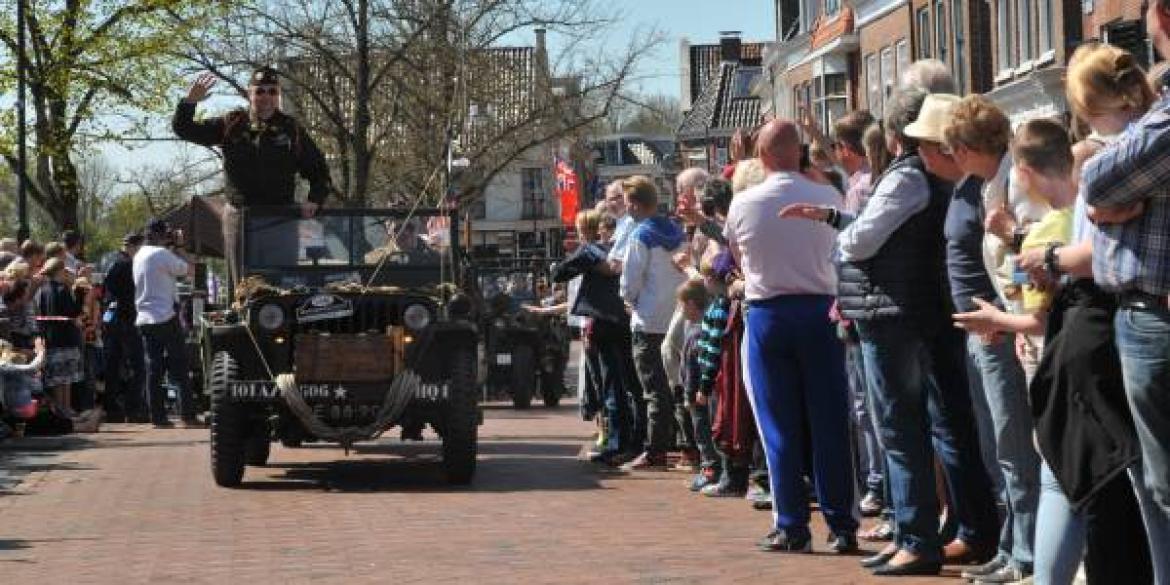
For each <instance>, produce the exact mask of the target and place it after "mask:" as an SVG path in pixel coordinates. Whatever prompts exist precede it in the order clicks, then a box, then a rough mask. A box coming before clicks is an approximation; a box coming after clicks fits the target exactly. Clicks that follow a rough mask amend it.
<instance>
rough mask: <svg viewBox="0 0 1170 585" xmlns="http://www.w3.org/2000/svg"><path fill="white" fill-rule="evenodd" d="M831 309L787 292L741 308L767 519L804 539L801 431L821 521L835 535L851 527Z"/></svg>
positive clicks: (844, 403)
mask: <svg viewBox="0 0 1170 585" xmlns="http://www.w3.org/2000/svg"><path fill="white" fill-rule="evenodd" d="M831 304H832V297H828V296H819V295H786V296H780V297H776V298H773V299H769V300H765V301H752V302H751V303H750V306H749V309H748V311H747V330H746V331H745V333H744V351H743V357H742V359H743V365H744V371H745V372H746V378H745V380H744V382H745V384H746V385H747V392H748V398H749V399H750V401H751V405H752V413H753V414H754V415H755V419H756V427H757V428H758V429H759V433H760V439H761V441H762V442H763V446H764V456H765V458H766V459H767V461H768V471H769V474H768V477H769V480H770V483H771V487H772V513H773V518H774V520H775V527H776V529H777V530H783V531H784V532H785V533H786V534H787V535H788V536H789V537H791V538H797V539H800V538H808V537H809V536H810V533H809V528H808V524H809V516H810V515H809V505H808V493H807V492H806V491H805V486H804V482H803V481H802V478H803V477H804V474H805V452H806V450H807V449H808V447H809V445H806V444H805V443H806V440H805V429H806V426H807V429H808V435H809V437H810V438H811V442H812V445H811V448H812V449H811V450H812V455H813V456H812V470H811V471H812V475H813V477H814V479H815V482H814V483H815V484H816V492H817V501H819V502H820V505H821V511H822V512H823V513H824V515H825V521H826V523H827V524H828V525H829V528H830V530H832V531H833V532H834V533H836V534H853V533H855V532H856V531H857V526H858V519H857V518H858V516H859V514H858V511H857V502H856V497H855V495H856V490H855V486H854V481H853V463H852V461H851V458H852V454H851V453H850V448H849V397H848V395H849V386H848V383H847V382H846V380H845V351H844V347H843V346H842V344H841V342H840V341H839V340H838V339H837V336H836V332H835V329H834V327H833V324H832V323H831V322H830V321H829V306H830V305H831Z"/></svg>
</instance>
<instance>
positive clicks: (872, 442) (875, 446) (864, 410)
mask: <svg viewBox="0 0 1170 585" xmlns="http://www.w3.org/2000/svg"><path fill="white" fill-rule="evenodd" d="M845 368H846V370H847V372H848V374H849V390H850V393H851V394H852V398H853V404H852V406H853V410H852V412H853V424H854V425H855V427H854V429H855V431H856V432H855V436H856V437H857V470H858V475H859V477H858V480H859V483H860V484H861V486H862V487H863V488H865V490H866V491H868V492H873V493H876V494H879V495H880V494H881V493H882V475H883V473H884V470H883V464H884V463H885V459H886V456H885V455H884V454H883V453H882V446H881V443H880V442H879V441H878V436H877V429H876V428H875V427H874V424H873V416H872V415H871V413H870V411H871V409H870V405H869V402H870V401H869V398H868V395H869V388H868V386H867V384H866V381H865V358H864V356H863V355H862V351H861V344H860V343H847V344H845Z"/></svg>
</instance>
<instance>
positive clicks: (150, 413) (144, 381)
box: [0, 221, 200, 440]
mask: <svg viewBox="0 0 1170 585" xmlns="http://www.w3.org/2000/svg"><path fill="white" fill-rule="evenodd" d="M174 243H175V241H174V234H173V233H172V231H171V230H170V229H169V228H168V227H167V226H166V224H164V223H162V222H159V221H152V222H151V224H150V225H148V226H147V228H146V230H145V233H132V234H128V235H126V236H125V238H124V239H123V241H122V248H121V250H119V251H118V252H117V253H116V254H115V256H114V258H113V259H112V262H110V263H109V266H103V268H104V272H103V271H98V270H97V269H95V266H94V264H92V263H88V262H86V259H85V250H84V246H85V240H84V238H83V237H81V236H80V235H79V234H78V233H77V232H74V231H66V232H64V233H63V234H61V236H60V239H59V240H57V241H52V242H48V243H45V244H43V245H42V244H41V243H38V242H35V241H33V240H27V241H25V242H23V243H18V242H17V241H16V240H15V239H12V238H3V239H0V440H3V439H5V438H8V437H10V436H12V435H16V436H23V435H25V434H29V435H34V434H48V435H57V434H67V433H93V432H97V431H98V429H99V427H100V426H101V424H102V423H104V422H118V423H121V422H131V423H147V422H151V423H154V425H155V426H156V427H168V426H173V425H172V423H170V422H169V419H168V416H167V412H168V410H167V409H168V405H167V400H166V397H167V387H166V385H165V384H164V383H165V382H169V383H170V384H172V385H174V386H176V387H177V388H178V390H179V391H178V392H177V394H178V398H179V401H178V403H179V410H180V412H179V414H180V416H181V417H182V419H183V421H184V422H185V423H186V424H188V425H190V426H199V425H200V423H199V421H198V420H197V419H196V417H195V414H194V411H195V408H194V402H193V400H192V396H191V392H190V384H189V379H190V376H189V372H188V371H187V365H186V363H185V356H186V349H185V348H184V347H183V343H184V337H183V335H184V334H183V333H182V332H181V331H178V320H177V319H176V318H175V310H176V302H177V295H176V286H175V284H176V279H177V278H178V277H182V276H189V271H190V269H191V268H190V267H191V266H192V265H191V264H190V263H189V262H187V261H186V259H185V258H183V257H182V252H180V251H178V249H177V248H176V247H175V246H174ZM167 367H169V370H168V369H165V368H167ZM164 372H166V373H169V377H164ZM148 383H149V385H148Z"/></svg>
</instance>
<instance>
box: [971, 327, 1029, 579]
mask: <svg viewBox="0 0 1170 585" xmlns="http://www.w3.org/2000/svg"><path fill="white" fill-rule="evenodd" d="M967 350H968V352H970V354H971V356H972V357H973V358H974V361H975V363H976V365H977V366H978V368H979V373H980V381H981V383H980V384H974V383H973V384H971V389H972V391H973V392H974V391H977V389H982V391H983V392H982V395H981V396H979V397H975V396H972V399H973V400H974V401H976V402H978V401H979V400H981V399H982V400H985V401H986V404H987V414H986V415H985V416H990V424H991V427H992V429H993V432H994V435H993V439H994V445H993V448H994V450H993V451H992V452H991V453H992V454H993V455H994V456H995V460H996V465H997V466H998V468H999V469H998V470H999V472H1000V474H1001V475H1002V476H1003V490H1002V491H1001V492H1000V494H1001V500H1002V501H1003V503H1004V504H1005V505H1006V508H1007V517H1006V518H1004V522H1003V526H1002V528H1001V530H1000V538H999V550H1000V551H1001V552H1002V553H1003V554H1006V555H1008V556H1009V557H1011V559H1012V561H1013V562H1014V563H1015V564H1016V566H1017V567H1019V568H1021V569H1022V570H1024V572H1031V570H1032V558H1033V551H1032V542H1033V539H1034V538H1035V534H1036V507H1037V506H1038V505H1039V501H1040V455H1039V453H1037V452H1036V448H1035V447H1034V446H1033V445H1032V429H1033V424H1032V410H1031V406H1029V404H1028V384H1027V381H1026V380H1025V378H1024V368H1023V367H1022V366H1021V365H1020V360H1019V358H1017V357H1016V350H1015V343H1014V339H1013V337H1012V336H1009V335H1004V336H1002V337H1001V339H1000V340H999V341H997V342H996V343H993V344H991V345H984V344H983V343H982V342H981V341H980V340H979V338H978V337H977V336H974V335H971V336H968V338H967ZM982 410H983V409H981V408H976V409H975V412H976V416H977V417H979V416H980V415H981V412H980V411H982ZM979 422H980V423H984V424H986V421H979ZM984 448H986V447H984ZM986 456H987V454H986V453H984V457H985V458H986Z"/></svg>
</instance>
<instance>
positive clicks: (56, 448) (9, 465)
mask: <svg viewBox="0 0 1170 585" xmlns="http://www.w3.org/2000/svg"><path fill="white" fill-rule="evenodd" d="M94 444H95V443H94V442H93V441H91V440H90V439H87V438H85V437H83V436H79V435H65V436H59V437H25V438H23V439H14V440H11V441H5V442H4V443H0V497H6V496H11V495H17V494H18V493H19V492H15V491H13V488H14V487H16V486H18V485H19V484H20V483H21V481H23V480H24V478H25V476H27V475H29V474H30V473H40V472H45V471H57V470H67V471H88V470H92V469H95V468H94V467H91V466H87V465H78V464H77V463H73V462H70V461H64V460H62V459H61V457H60V455H61V454H62V453H65V452H68V451H75V450H78V449H87V448H90V447H92V446H93V445H94Z"/></svg>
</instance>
